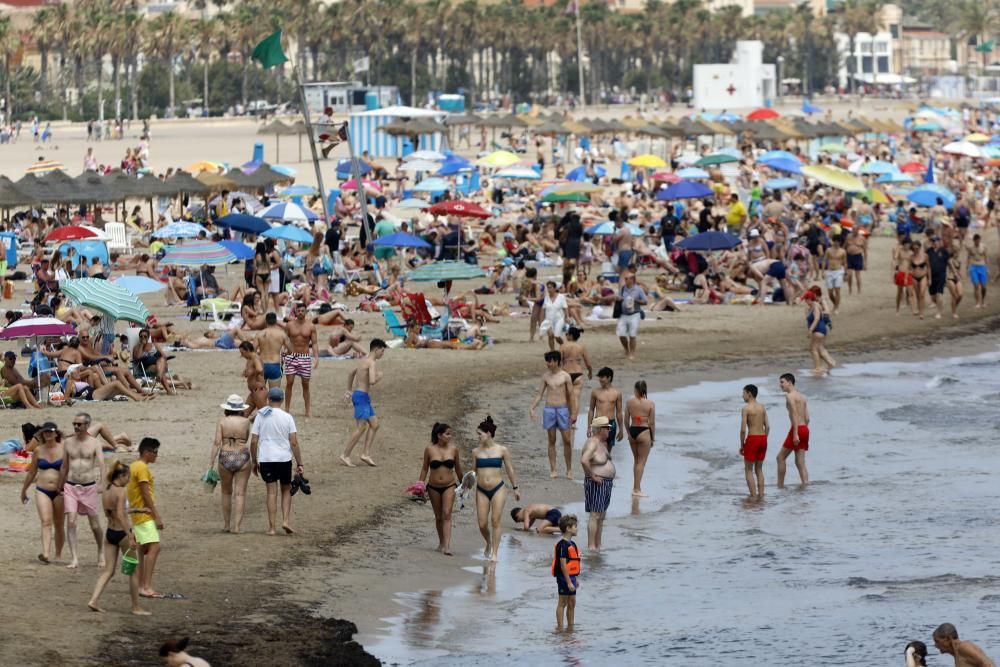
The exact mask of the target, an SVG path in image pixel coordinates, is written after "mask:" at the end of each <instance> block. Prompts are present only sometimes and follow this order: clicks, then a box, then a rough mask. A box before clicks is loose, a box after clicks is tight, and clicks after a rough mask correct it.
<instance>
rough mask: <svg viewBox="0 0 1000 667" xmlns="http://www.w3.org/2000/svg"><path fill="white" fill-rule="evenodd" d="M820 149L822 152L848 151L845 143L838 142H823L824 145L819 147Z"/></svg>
mask: <svg viewBox="0 0 1000 667" xmlns="http://www.w3.org/2000/svg"><path fill="white" fill-rule="evenodd" d="M819 151H820V152H821V153H846V152H847V146H845V145H844V144H840V143H837V142H832V143H829V144H823V145H822V146H820V147H819Z"/></svg>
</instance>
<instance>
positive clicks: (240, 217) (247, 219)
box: [215, 213, 271, 234]
mask: <svg viewBox="0 0 1000 667" xmlns="http://www.w3.org/2000/svg"><path fill="white" fill-rule="evenodd" d="M215 226H216V227H228V228H229V229H235V230H236V231H238V232H246V233H248V234H260V233H261V232H266V231H267V230H269V229H270V228H271V225H270V224H268V222H267V220H265V219H264V218H258V217H257V216H255V215H247V214H246V213H230V214H229V215H227V216H225V217H222V218H219V219H218V220H216V222H215Z"/></svg>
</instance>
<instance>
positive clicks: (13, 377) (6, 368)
mask: <svg viewBox="0 0 1000 667" xmlns="http://www.w3.org/2000/svg"><path fill="white" fill-rule="evenodd" d="M15 363H17V354H16V353H14V352H11V351H10V350H7V351H6V352H4V353H3V367H0V380H2V382H0V384H6V385H7V386H8V387H11V388H13V387H17V386H21V387H22V388H23V392H22V394H23V396H24V401H23V402H24V403H25V407H32V408H37V409H39V410H40V409H41V408H42V405H41V404H40V403H39V402H38V401H36V400H35V395H34V394H33V393H32V392H33V391H34V390H35V388H36V387H37V385H36V384H35V383H34V382H32V381H31V380H29V379H28V378H26V377H24V376H23V375H21V371H19V370H17V369H16V368H14V364H15Z"/></svg>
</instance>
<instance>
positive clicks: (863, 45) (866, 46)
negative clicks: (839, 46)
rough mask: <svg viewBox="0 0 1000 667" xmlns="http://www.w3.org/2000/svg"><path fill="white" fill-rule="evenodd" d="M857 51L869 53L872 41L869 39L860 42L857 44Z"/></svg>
mask: <svg viewBox="0 0 1000 667" xmlns="http://www.w3.org/2000/svg"><path fill="white" fill-rule="evenodd" d="M858 51H859V52H860V53H871V52H872V43H871V42H870V41H865V42H860V43H859V44H858Z"/></svg>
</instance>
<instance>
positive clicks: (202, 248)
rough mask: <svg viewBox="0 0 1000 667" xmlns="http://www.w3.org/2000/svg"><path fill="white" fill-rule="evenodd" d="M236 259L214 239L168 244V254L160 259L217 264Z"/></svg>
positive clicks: (187, 264)
mask: <svg viewBox="0 0 1000 667" xmlns="http://www.w3.org/2000/svg"><path fill="white" fill-rule="evenodd" d="M235 259H236V255H234V254H233V253H232V252H230V251H229V250H228V249H227V248H226V247H225V246H223V245H219V244H218V243H215V242H214V241H192V242H190V243H185V244H184V245H173V246H168V247H167V254H166V255H164V257H163V259H161V260H160V264H171V265H173V266H215V265H218V264H228V263H229V262H232V261H233V260H235Z"/></svg>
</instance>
